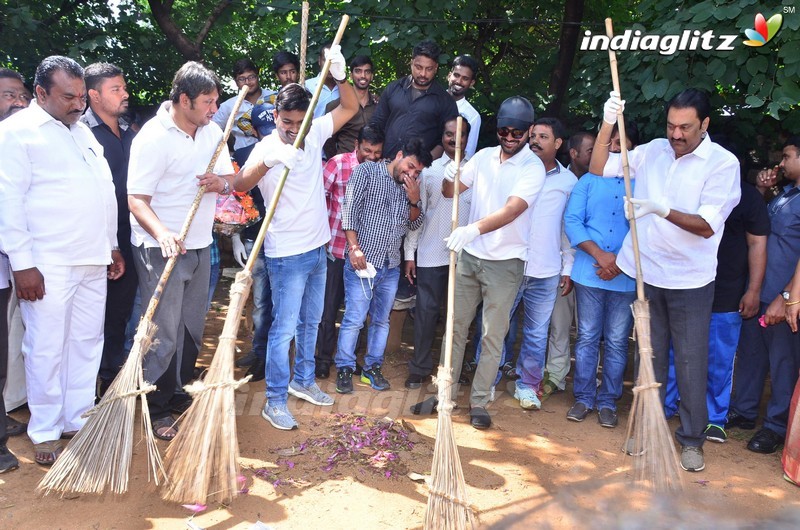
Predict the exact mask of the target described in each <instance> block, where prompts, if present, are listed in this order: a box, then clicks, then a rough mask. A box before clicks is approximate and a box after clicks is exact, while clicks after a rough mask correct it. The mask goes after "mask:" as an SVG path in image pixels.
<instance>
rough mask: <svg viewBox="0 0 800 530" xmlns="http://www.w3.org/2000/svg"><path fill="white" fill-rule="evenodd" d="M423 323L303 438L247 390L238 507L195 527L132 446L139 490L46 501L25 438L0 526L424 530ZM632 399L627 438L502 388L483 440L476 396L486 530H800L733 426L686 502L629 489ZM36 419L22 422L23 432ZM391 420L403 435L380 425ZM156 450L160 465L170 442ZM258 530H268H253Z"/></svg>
mask: <svg viewBox="0 0 800 530" xmlns="http://www.w3.org/2000/svg"><path fill="white" fill-rule="evenodd" d="M224 282H225V283H223V284H221V285H220V287H219V288H218V290H217V297H216V304H215V309H212V311H211V312H210V314H209V319H208V324H207V328H206V339H205V345H204V350H203V354H202V358H201V363H204V364H208V363H209V362H210V355H211V353H212V352H213V351H214V349H215V347H216V343H217V337H218V336H219V333H220V330H221V327H222V322H223V320H224V317H225V309H226V308H225V305H224V304H225V300H227V292H228V290H227V289H228V287H229V285H230V283H229V282H230V281H229V280H224ZM412 325H413V324H412V322H411V320H410V319H406V322H405V326H404V328H403V333H402V340H401V343H400V348H399V351H397V352H394V353H391V354H389V355H388V356H387V359H386V363H385V365H384V370H383V371H384V374H385V375H386V376H387V378H388V379H389V380H390V381H391V384H392V389H391V390H389V391H386V392H380V393H379V392H375V391H373V390H371V389H370V388H369V387H368V386H366V385H363V384H360V383H356V390H355V392H354V393H353V394H351V395H348V396H339V395H336V394H335V392H334V379H333V378H331V379H329V380H327V381H324V382H322V384H321V386H322V388H323V389H324V390H326V391H328V392H329V393H330V394H331V395H334V396H335V398H336V403H335V405H334V406H333V407H316V406H312V405H310V404H309V403H305V402H298V401H297V400H296V399H294V398H290V400H289V405H290V408H291V409H292V411H293V413H294V414H295V417H296V418H297V420H298V422H299V423H300V429H299V430H294V431H290V432H284V431H278V430H276V429H274V428H272V427H271V426H270V425H269V424H268V423H267V422H265V421H264V420H263V419H262V418H261V416H260V411H261V407H262V406H263V402H264V397H263V392H264V383H263V382H259V383H250V384H247V385H244V386H243V387H241V388H240V389H239V390H238V391H237V394H236V403H237V414H238V418H237V419H238V433H239V443H240V451H241V458H240V464H241V467H242V475H243V477H244V484H243V492H242V494H241V495H239V496H238V497H237V498H235V499H234V500H233V501H232V502H230V503H229V504H228V505H222V504H218V503H216V504H209V505H208V507H207V509H206V510H204V511H202V512H200V513H198V514H196V515H194V516H193V517H192V513H191V512H190V511H189V510H187V509H186V508H184V507H182V506H180V505H176V504H172V503H168V502H165V501H163V500H162V499H161V498H160V497H159V495H158V489H157V488H156V487H155V486H154V485H153V484H152V483H148V477H147V468H146V455H145V452H144V446H143V444H141V443H139V444H138V445H137V446H136V447H135V449H134V456H133V465H132V473H131V480H130V489H129V492H128V493H127V494H125V495H121V496H114V495H104V496H102V497H95V496H89V495H80V496H78V495H75V496H70V498H61V497H58V496H54V495H51V496H47V497H42V496H40V495H38V494H36V493H35V491H34V490H35V487H36V484H37V482H38V481H39V479H40V478H41V477H42V476H43V474H44V473H45V472H46V469H45V468H43V467H41V466H38V465H36V464H35V463H34V462H33V459H32V457H33V454H32V449H31V444H30V442H29V441H28V439H27V438H26V437H17V438H12V439H11V440H10V441H9V448H10V449H11V450H12V451H13V452H14V453H15V454H16V455H17V456H18V458H19V460H20V469H19V470H17V471H14V472H13V473H9V474H5V475H0V528H9V529H12V528H13V529H17V528H20V529H40V528H47V529H55V528H64V529H68V528H69V529H71V528H93V529H110V528H124V529H128V528H130V529H149V528H164V529H173V528H175V529H182V528H193V529H197V528H205V529H227V528H241V529H250V528H261V529H263V528H275V529H303V528H331V529H335V528H347V529H351V528H357V529H362V528H364V529H381V528H392V529H394V528H421V527H422V523H423V520H424V515H425V509H426V503H427V493H426V486H425V484H424V481H422V480H417V481H415V480H412V479H411V478H409V477H408V473H417V474H421V475H426V474H429V473H430V468H431V459H432V454H433V447H434V438H435V435H436V424H437V421H436V416H412V415H411V414H410V413H409V412H408V407H409V406H410V405H412V404H414V403H416V402H418V401H419V400H421V399H423V398H425V397H427V396H429V395H433V394H434V393H435V388H434V387H433V385H429V386H428V387H423V388H422V389H420V390H414V391H409V390H406V389H405V388H404V386H403V381H404V380H405V377H406V375H407V372H406V361H407V359H408V355H409V352H410V349H411V342H412V340H411V339H412ZM239 336H240V339H241V340H240V341H239V347H240V348H241V350H242V352H246V351H248V350H249V344H250V343H249V336H248V331H247V330H246V329H245V328H244V326H243V328H242V330H241V331H240V334H239ZM237 374H239V375H243V370H237ZM505 384H506V382H505V380H504V381H503V382H501V384H500V386H501V387H502V386H504V385H505ZM630 388H631V387H630V383H628V384H627V386H626V392H625V396H624V397H623V399H622V402H621V404H620V424H621V425H620V426H619V427H617V428H616V429H606V428H602V427H601V426H600V425H599V424H598V423H597V421H596V416H595V415H592V416H590V417H589V418H588V419H587V420H586V421H584V422H583V423H574V422H568V421H567V420H566V417H565V416H566V412H567V410H568V408H569V407H570V405H571V404H572V399H571V386H570V385H569V384H568V386H567V392H565V393H560V394H556V395H554V396H552V397H551V398H550V399H548V400H547V401H545V402H544V404H543V408H542V410H541V411H535V412H527V411H523V410H521V409H520V408H519V406H518V404H517V402H516V401H515V400H514V399H513V398H512V397H511V395H509V394H508V393H507V392H502V393H501V392H498V398H497V400H496V401H495V403H494V404H493V405H492V406H491V409H490V412H491V413H492V415H493V422H494V425H493V426H492V428H491V429H490V430H487V431H477V430H475V429H473V428H472V427H471V426H470V425H469V415H468V414H467V413H466V412H465V410H466V408H467V407H466V405H467V403H468V400H467V396H466V394H465V395H462V396H461V399H460V400H459V402H460V404H461V409H460V410H457V411H455V413H454V417H453V423H454V435H455V438H456V440H457V442H458V445H459V451H460V456H461V463H462V466H463V470H464V475H465V478H466V483H467V487H468V494H469V500H470V502H472V503H473V504H474V505H475V506H476V507H477V509H478V510H479V516H480V526H481V527H484V528H532V527H535V528H626V529H633V528H714V529H724V528H787V529H788V528H793V529H796V528H800V489H798V488H797V487H795V486H792V485H790V484H788V483H787V482H785V481H784V480H782V478H781V475H782V472H781V464H780V452H778V453H776V454H773V455H758V454H755V453H751V452H749V451H747V450H746V448H745V445H746V443H747V440H748V439H749V436H750V435H751V434H752V431H738V430H733V431H731V432H730V435H731V438H730V440H729V441H728V443H725V444H715V443H707V444H706V445H705V454H706V469H705V471H703V472H701V473H696V474H689V473H684V474H683V478H684V479H685V480H684V482H685V488H684V493H683V494H681V495H678V496H668V495H663V494H661V495H652V494H649V493H647V492H646V491H643V490H642V489H641V488H638V487H636V486H635V485H633V484H632V481H631V477H632V469H631V466H632V459H631V457H627V456H625V455H623V453H621V452H620V447H621V445H622V443H623V441H624V438H625V428H624V425H625V422H626V421H627V416H628V410H629V408H630V402H631V392H630ZM26 414H27V413H26V412H25V411H21V412H18V413H15V414H14V416H15V417H16V418H18V419H21V420H22V419H26ZM354 414H355V415H363V416H354ZM382 418H391V419H393V420H395V423H394V424H388V423H381V421H380V420H381V419H382ZM671 427H672V429H673V430H674V429H675V427H676V422H675V420H673V421H671ZM354 432H355V433H357V434H358V435H359V436H361V435H362V434H363V433H367V434H366V435H365V436H366V438H363V437H362V438H359V440H360V442H359V444H360V445H353V444H350V446H348V447H345V445H346V444H345V443H344V442H343V440H350V439H352V440H355V438H353V437H352V435H353V433H354ZM348 433H349V434H348ZM348 435H350V436H351V437H350V438H348ZM136 437H137V438H136V440H139V433H138V431H137V434H136ZM159 447H160V449H161V452H162V455H163V453H164V452H165V450H166V442H159ZM257 521H260V522H261V523H262V526H254V524H255V523H256V522H257Z"/></svg>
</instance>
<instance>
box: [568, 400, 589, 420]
mask: <svg viewBox="0 0 800 530" xmlns="http://www.w3.org/2000/svg"><path fill="white" fill-rule="evenodd" d="M591 411H592V409H590V408H588V407H587V406H586V405H584V404H583V403H581V402H580V401H576V402H575V404H574V405H572V408H570V409H569V412H567V419H568V420H571V421H583V420H585V419H586V416H588V415H589V413H590V412H591Z"/></svg>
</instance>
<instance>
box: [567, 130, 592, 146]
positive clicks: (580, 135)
mask: <svg viewBox="0 0 800 530" xmlns="http://www.w3.org/2000/svg"><path fill="white" fill-rule="evenodd" d="M584 138H591V139H592V142H594V139H595V135H594V133H591V132H589V131H578V132H576V133H575V134H573V135H572V136H570V137H569V141H568V142H567V149H575V150H577V149H578V148H579V147H580V146H581V144H582V143H583V140H584Z"/></svg>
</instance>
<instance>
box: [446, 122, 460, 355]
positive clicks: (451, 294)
mask: <svg viewBox="0 0 800 530" xmlns="http://www.w3.org/2000/svg"><path fill="white" fill-rule="evenodd" d="M463 125H464V119H463V118H462V117H461V116H459V117H458V118H456V157H455V163H456V176H455V178H454V179H453V215H452V217H451V219H450V232H451V233H452V231H453V230H455V229H456V228H458V195H459V193H458V192H459V186H460V184H461V128H462V127H463ZM457 259H458V255H457V254H456V253H455V252H454V251H452V250H451V251H450V266H449V268H448V271H447V318H446V320H445V331H444V336H445V339H446V340H445V341H444V366H445V368H447V369H448V370H452V366H451V365H452V364H453V327H454V325H455V311H453V309H454V308H453V306H454V305H455V300H456V260H457Z"/></svg>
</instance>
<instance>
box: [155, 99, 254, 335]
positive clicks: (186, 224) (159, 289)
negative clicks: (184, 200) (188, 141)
mask: <svg viewBox="0 0 800 530" xmlns="http://www.w3.org/2000/svg"><path fill="white" fill-rule="evenodd" d="M247 91H248V88H247V86H246V85H245V86H243V87H242V89H241V90H240V91H239V96H238V97H237V98H236V103H234V105H233V110H232V111H231V115H230V116H228V122H227V123H226V124H225V131H224V132H223V133H222V138H221V139H220V141H219V143H218V144H217V149H216V150H215V151H214V156H212V157H211V161H210V162H209V163H208V167H207V168H206V173H211V172H212V171H214V166H216V165H217V159H218V158H219V155H220V153H222V149H223V148H224V147H225V144H227V143H228V137H229V136H230V134H231V130H232V129H233V122H234V120H235V119H236V113H237V112H238V111H239V107H240V106H241V105H242V101H244V98H245V96H246V95H247ZM205 193H206V187H205V186H200V187H199V188H198V189H197V194H195V196H194V201H192V206H191V207H190V208H189V213H188V214H187V215H186V219H185V220H184V221H183V226H182V227H181V231H180V233H179V234H178V239H180V240H181V241H184V240H185V239H186V235H187V234H188V233H189V228H190V227H191V226H192V221H193V220H194V216H195V214H196V213H197V209H198V208H199V207H200V201H201V200H202V199H203V195H205ZM179 256H180V254H175V255H174V256H172V257H171V258H169V259H168V260H167V264H166V265H165V266H164V271H163V272H162V273H161V278H159V279H158V285H156V289H155V291H153V296H152V297H151V298H150V303H149V304H147V310H146V311H145V313H144V316H143V317H142V320H145V319H147V320H152V319H153V315H154V314H155V312H156V308H157V307H158V302H159V301H161V295H162V294H163V293H164V287H165V286H166V285H167V280H169V276H170V274H172V269H174V268H175V263H177V261H178V257H179Z"/></svg>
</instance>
